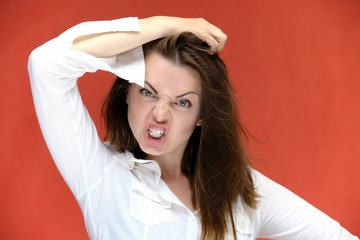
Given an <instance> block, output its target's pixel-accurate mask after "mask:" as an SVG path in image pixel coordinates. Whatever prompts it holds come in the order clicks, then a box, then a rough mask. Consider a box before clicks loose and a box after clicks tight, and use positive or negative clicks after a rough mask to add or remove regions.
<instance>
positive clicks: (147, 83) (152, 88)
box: [145, 81, 158, 94]
mask: <svg viewBox="0 0 360 240" xmlns="http://www.w3.org/2000/svg"><path fill="white" fill-rule="evenodd" d="M145 84H146V85H148V86H149V87H150V88H151V90H153V91H154V93H155V94H158V91H156V89H155V88H154V87H153V86H152V85H151V84H150V83H149V82H147V81H145Z"/></svg>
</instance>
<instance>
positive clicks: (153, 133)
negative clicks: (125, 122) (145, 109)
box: [148, 128, 164, 138]
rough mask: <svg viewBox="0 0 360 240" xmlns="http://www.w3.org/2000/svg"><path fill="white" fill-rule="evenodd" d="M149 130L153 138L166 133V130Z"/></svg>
mask: <svg viewBox="0 0 360 240" xmlns="http://www.w3.org/2000/svg"><path fill="white" fill-rule="evenodd" d="M148 131H149V134H150V136H151V137H152V138H160V137H161V136H163V135H164V130H160V129H154V128H149V129H148Z"/></svg>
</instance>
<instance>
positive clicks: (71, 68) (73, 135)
mask: <svg viewBox="0 0 360 240" xmlns="http://www.w3.org/2000/svg"><path fill="white" fill-rule="evenodd" d="M182 31H191V32H194V33H195V34H197V35H198V36H199V37H200V38H201V39H203V40H204V41H206V42H207V43H208V44H209V45H210V46H211V49H213V51H214V52H215V51H220V50H221V49H222V48H223V46H224V44H225V40H226V36H225V34H223V33H222V32H221V30H220V29H218V28H216V27H215V26H213V25H212V24H210V23H208V22H206V21H205V20H202V19H182V18H176V17H151V18H146V19H142V20H140V21H138V19H137V18H125V19H118V20H113V21H95V22H85V23H81V24H78V25H77V26H75V27H72V28H70V29H68V30H67V31H65V32H64V33H63V34H61V35H60V36H58V37H57V38H55V39H52V40H50V41H48V42H47V43H45V44H43V45H42V46H40V47H38V48H37V49H35V50H34V51H33V52H32V53H31V55H30V57H29V65H28V69H29V75H30V81H31V89H32V93H33V98H34V104H35V109H36V113H37V116H38V120H39V123H40V127H41V130H42V133H43V135H44V138H45V140H46V143H47V146H48V148H49V150H50V153H51V155H52V157H53V159H54V161H55V163H56V165H57V167H58V169H59V171H60V173H61V175H62V176H63V178H64V179H65V181H66V183H67V184H68V186H69V187H70V189H71V190H72V192H73V193H74V195H75V197H76V198H77V199H78V200H79V199H80V198H82V197H83V196H84V194H85V192H86V189H91V188H92V187H93V186H94V184H98V183H99V182H100V179H102V174H103V173H104V171H105V170H106V169H108V168H107V166H109V165H111V164H112V163H111V162H110V161H111V151H110V150H109V149H108V148H107V147H106V146H104V144H103V143H102V142H101V140H100V139H99V137H98V135H97V131H96V127H95V125H94V123H93V121H92V119H91V118H90V116H89V114H88V112H87V110H86V108H85V106H84V105H83V103H82V100H81V97H80V93H79V91H78V88H77V79H78V78H79V77H81V76H82V75H83V74H84V73H85V72H95V71H97V70H99V69H100V70H104V71H109V72H112V73H114V74H115V75H117V76H119V77H121V78H123V79H126V80H129V81H131V82H135V83H137V84H139V85H142V84H143V83H144V77H145V63H144V59H143V52H142V46H141V45H142V44H143V43H146V42H148V41H151V40H154V39H157V38H161V37H165V36H168V35H171V34H175V33H178V32H182ZM109 159H110V160H109Z"/></svg>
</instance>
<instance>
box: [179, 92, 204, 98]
mask: <svg viewBox="0 0 360 240" xmlns="http://www.w3.org/2000/svg"><path fill="white" fill-rule="evenodd" d="M189 94H196V95H198V96H199V94H198V93H197V92H195V91H189V92H186V93H184V94H181V95H179V96H176V97H175V98H182V97H184V96H186V95H189Z"/></svg>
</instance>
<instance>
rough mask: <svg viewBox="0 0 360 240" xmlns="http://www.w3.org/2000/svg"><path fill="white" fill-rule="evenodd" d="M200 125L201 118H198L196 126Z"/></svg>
mask: <svg viewBox="0 0 360 240" xmlns="http://www.w3.org/2000/svg"><path fill="white" fill-rule="evenodd" d="M201 125H202V119H201V118H200V119H199V121H197V123H196V126H201Z"/></svg>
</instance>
